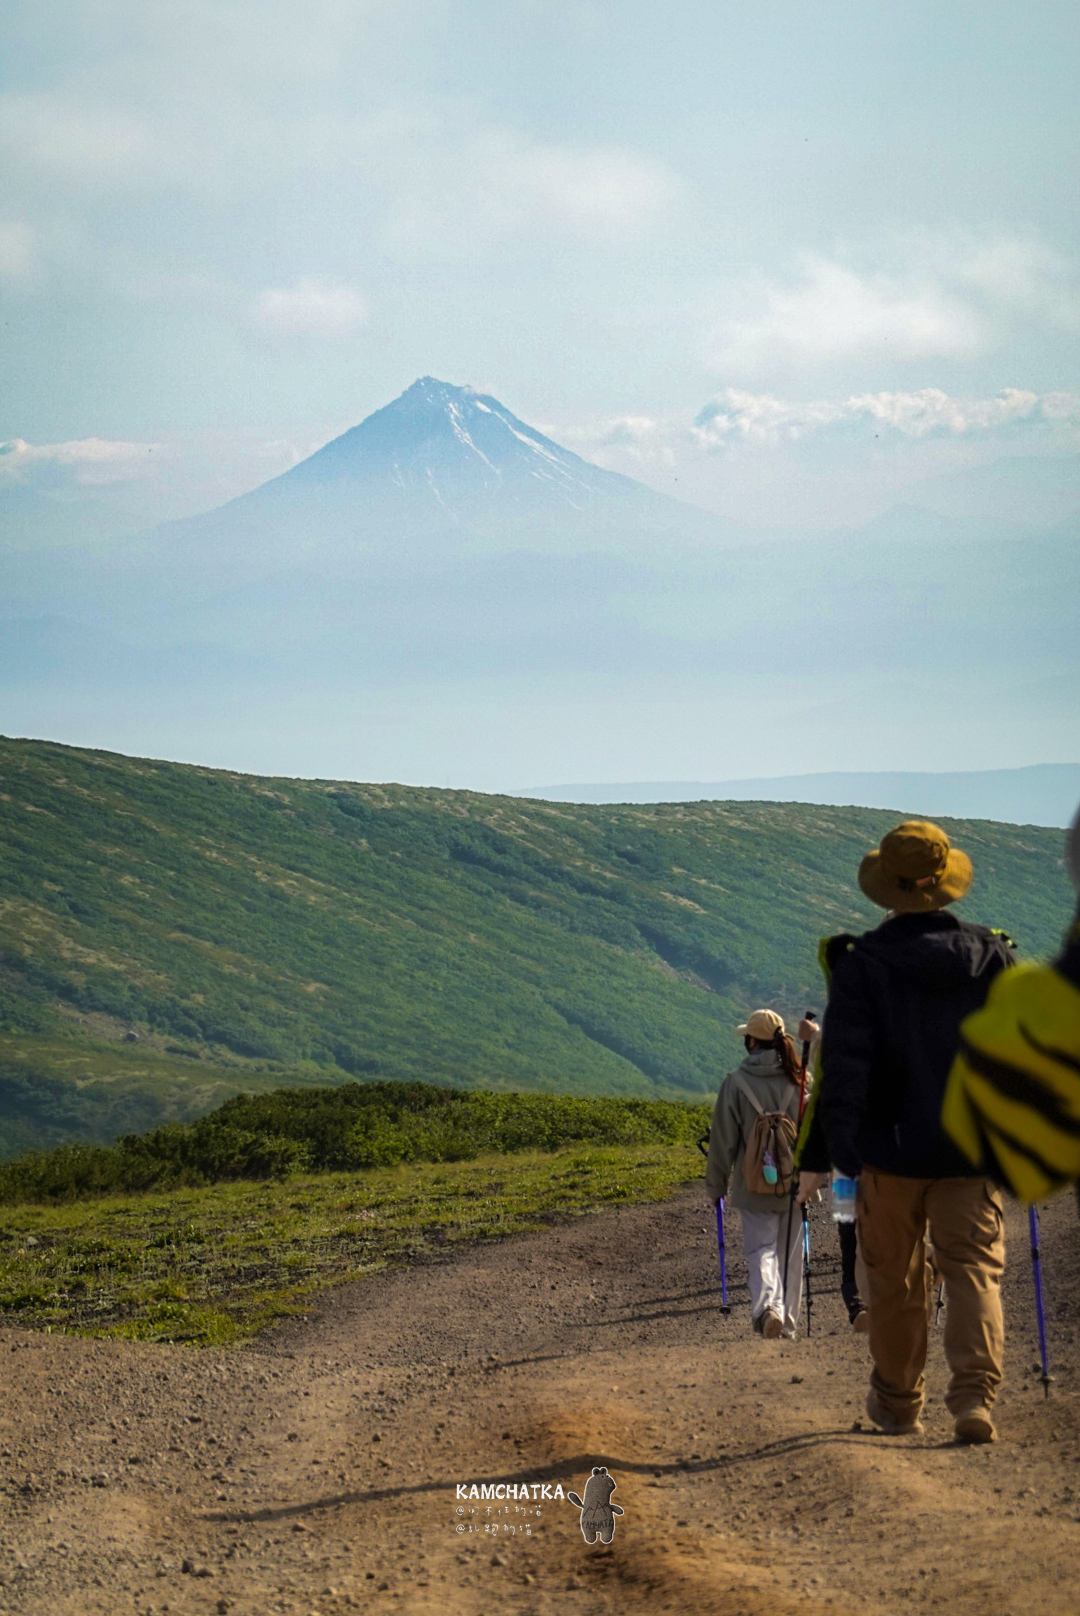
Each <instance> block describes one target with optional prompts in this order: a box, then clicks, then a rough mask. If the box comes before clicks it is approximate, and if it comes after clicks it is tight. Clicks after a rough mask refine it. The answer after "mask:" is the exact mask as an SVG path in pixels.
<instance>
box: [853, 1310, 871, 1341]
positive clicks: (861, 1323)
mask: <svg viewBox="0 0 1080 1616" xmlns="http://www.w3.org/2000/svg"><path fill="white" fill-rule="evenodd" d="M851 1328H852V1329H853V1330H854V1331H855V1334H856V1335H866V1334H867V1332H868V1331H869V1329H870V1315H869V1313H868V1312H867V1311H866V1308H865V1307H860V1308H857V1309H856V1311H855V1312H854V1313H853V1314H852V1315H851Z"/></svg>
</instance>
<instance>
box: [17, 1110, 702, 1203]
mask: <svg viewBox="0 0 1080 1616" xmlns="http://www.w3.org/2000/svg"><path fill="white" fill-rule="evenodd" d="M708 1121H709V1111H708V1108H707V1107H706V1106H703V1105H698V1106H691V1105H686V1104H680V1103H678V1102H674V1103H673V1102H665V1101H661V1100H618V1099H584V1098H578V1097H576V1096H573V1095H549V1094H492V1093H488V1092H481V1093H479V1094H477V1093H470V1092H469V1091H468V1090H463V1089H444V1088H437V1087H436V1086H434V1085H433V1084H431V1083H366V1084H365V1083H350V1084H347V1085H345V1086H344V1087H342V1088H323V1089H315V1090H304V1089H278V1090H276V1091H275V1092H274V1093H272V1094H265V1095H247V1094H241V1095H237V1096H236V1097H235V1098H234V1099H231V1100H228V1101H226V1103H225V1104H224V1105H222V1106H220V1107H219V1108H218V1110H216V1111H213V1112H211V1113H210V1115H209V1116H206V1117H201V1118H200V1119H199V1121H198V1122H195V1123H193V1124H191V1125H190V1126H186V1127H185V1126H183V1125H181V1124H178V1123H172V1124H169V1125H167V1126H166V1127H163V1128H156V1129H154V1130H153V1131H152V1132H150V1133H146V1134H142V1135H138V1134H130V1135H127V1136H126V1137H124V1138H123V1139H121V1140H119V1141H118V1143H117V1144H116V1145H113V1146H102V1145H96V1146H95V1145H67V1146H61V1147H60V1148H59V1149H57V1150H53V1151H48V1152H30V1153H28V1154H27V1155H25V1156H22V1157H19V1158H17V1159H16V1160H15V1161H12V1162H7V1163H5V1164H3V1165H2V1166H0V1203H7V1204H9V1205H15V1204H20V1203H27V1202H43V1201H68V1200H72V1199H81V1198H87V1197H94V1196H101V1195H107V1194H110V1193H115V1192H121V1191H131V1190H136V1191H138V1190H150V1189H153V1188H165V1187H168V1188H174V1187H179V1186H181V1185H200V1184H212V1183H220V1182H221V1181H222V1180H232V1179H240V1178H251V1179H266V1178H286V1177H287V1176H288V1175H289V1174H291V1173H295V1172H300V1171H310V1170H314V1171H316V1172H326V1171H332V1170H335V1169H346V1170H352V1171H356V1170H359V1169H363V1168H370V1167H389V1166H394V1165H396V1164H398V1163H400V1162H419V1161H429V1162H452V1161H469V1160H472V1159H473V1158H475V1157H477V1156H481V1155H484V1154H485V1153H487V1152H491V1151H497V1152H499V1153H514V1152H520V1151H527V1150H547V1151H551V1150H557V1149H559V1148H561V1147H562V1146H564V1145H567V1144H570V1143H583V1144H584V1143H587V1144H593V1145H623V1144H626V1145H628V1144H637V1145H645V1144H683V1145H685V1144H692V1143H693V1142H694V1141H695V1140H696V1139H698V1138H699V1137H700V1136H701V1133H702V1131H703V1129H705V1128H706V1127H707V1126H708Z"/></svg>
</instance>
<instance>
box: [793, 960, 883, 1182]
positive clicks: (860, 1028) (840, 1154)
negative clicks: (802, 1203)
mask: <svg viewBox="0 0 1080 1616" xmlns="http://www.w3.org/2000/svg"><path fill="white" fill-rule="evenodd" d="M873 1053H874V1029H873V1022H872V1018H871V1012H870V1005H869V1001H868V997H867V992H866V985H865V981H864V977H863V967H862V964H861V962H860V960H859V958H858V956H857V954H856V953H855V952H854V950H849V951H848V952H847V953H845V954H842V955H841V956H840V958H839V959H838V960H837V961H836V964H835V966H834V968H833V978H832V984H831V986H830V989H829V1005H828V1009H827V1010H826V1012H825V1024H824V1031H823V1034H822V1041H821V1095H820V1098H819V1100H818V1105H817V1113H818V1118H819V1120H820V1124H821V1127H822V1129H823V1131H824V1134H825V1139H826V1142H827V1144H828V1153H829V1156H830V1158H831V1160H832V1163H833V1165H834V1166H835V1167H838V1168H839V1169H840V1171H841V1172H842V1173H844V1174H846V1175H847V1176H848V1177H849V1178H855V1177H857V1175H858V1173H859V1171H860V1169H861V1167H862V1157H861V1155H860V1153H859V1133H860V1130H861V1127H862V1121H863V1117H864V1115H865V1111H866V1093H867V1087H868V1084H869V1081H870V1067H871V1062H872V1060H873ZM808 1165H809V1164H808Z"/></svg>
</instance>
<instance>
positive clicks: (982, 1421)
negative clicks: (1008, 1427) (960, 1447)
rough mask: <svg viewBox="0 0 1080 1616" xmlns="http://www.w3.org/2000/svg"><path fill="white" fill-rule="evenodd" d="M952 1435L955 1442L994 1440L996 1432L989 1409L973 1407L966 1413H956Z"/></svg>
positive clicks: (995, 1439)
mask: <svg viewBox="0 0 1080 1616" xmlns="http://www.w3.org/2000/svg"><path fill="white" fill-rule="evenodd" d="M953 1436H954V1437H955V1438H956V1440H957V1442H967V1443H976V1442H996V1441H997V1432H996V1431H995V1429H994V1422H993V1420H992V1419H991V1418H990V1412H989V1410H988V1409H985V1408H973V1409H969V1411H968V1412H967V1413H966V1414H958V1415H957V1418H956V1423H955V1424H954V1425H953Z"/></svg>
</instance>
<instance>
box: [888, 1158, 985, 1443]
mask: <svg viewBox="0 0 1080 1616" xmlns="http://www.w3.org/2000/svg"><path fill="white" fill-rule="evenodd" d="M857 1222H858V1228H859V1250H860V1253H861V1256H862V1259H863V1262H864V1263H865V1265H866V1280H867V1296H866V1301H867V1304H868V1306H869V1309H870V1353H871V1356H872V1357H873V1360H874V1367H873V1369H872V1371H871V1373H870V1385H871V1388H872V1389H873V1391H874V1392H875V1393H876V1394H877V1397H878V1400H879V1401H880V1402H881V1403H882V1404H883V1405H884V1407H885V1409H886V1410H887V1411H888V1412H889V1413H890V1414H892V1415H893V1417H894V1418H895V1419H897V1420H898V1421H900V1422H901V1423H903V1424H906V1423H908V1422H909V1421H914V1420H917V1419H918V1417H919V1414H920V1411H921V1409H922V1406H923V1387H924V1377H923V1368H924V1366H925V1364H926V1338H927V1279H926V1276H927V1263H926V1234H927V1225H928V1224H929V1229H930V1238H931V1239H932V1240H933V1243H934V1256H935V1260H936V1265H937V1267H938V1269H939V1270H940V1273H941V1276H942V1278H943V1279H944V1281H945V1294H946V1298H947V1302H946V1309H945V1331H944V1335H945V1358H946V1361H947V1363H948V1365H949V1389H948V1392H947V1394H946V1397H945V1406H946V1407H947V1408H948V1410H949V1413H950V1414H951V1415H952V1416H953V1418H954V1419H957V1418H958V1417H959V1416H960V1415H962V1414H967V1413H970V1412H971V1410H972V1409H974V1408H987V1409H988V1408H990V1407H991V1405H992V1404H993V1402H994V1399H995V1397H996V1396H997V1390H998V1387H999V1386H1000V1384H1001V1364H1002V1356H1003V1353H1004V1348H1005V1326H1004V1321H1003V1318H1002V1312H1001V1276H1002V1273H1003V1272H1004V1269H1005V1229H1004V1219H1003V1214H1002V1205H1001V1196H1000V1193H999V1192H998V1190H996V1189H995V1188H994V1186H993V1185H992V1184H991V1183H990V1182H989V1181H988V1180H987V1179H984V1178H899V1177H897V1176H896V1175H895V1174H893V1173H882V1172H879V1171H877V1169H876V1168H872V1167H866V1168H864V1169H863V1171H862V1173H861V1175H860V1177H859V1192H858V1201H857Z"/></svg>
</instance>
